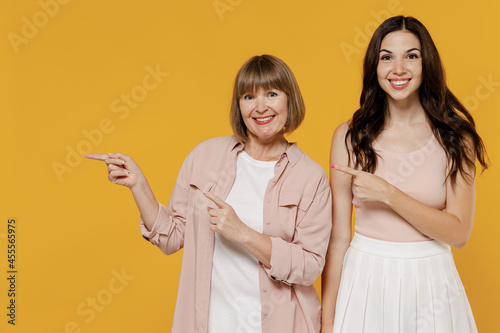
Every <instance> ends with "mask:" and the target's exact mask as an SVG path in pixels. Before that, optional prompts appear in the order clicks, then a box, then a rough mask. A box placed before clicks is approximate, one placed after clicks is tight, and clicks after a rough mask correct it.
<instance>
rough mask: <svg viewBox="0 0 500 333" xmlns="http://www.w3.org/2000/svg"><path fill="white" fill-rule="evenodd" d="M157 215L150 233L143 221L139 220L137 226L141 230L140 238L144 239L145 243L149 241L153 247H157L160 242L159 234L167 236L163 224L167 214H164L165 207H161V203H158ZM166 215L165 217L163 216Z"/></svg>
mask: <svg viewBox="0 0 500 333" xmlns="http://www.w3.org/2000/svg"><path fill="white" fill-rule="evenodd" d="M158 206H159V207H158V215H156V219H155V222H154V223H153V227H152V228H151V231H149V230H148V228H146V225H145V224H144V221H143V220H142V218H141V222H140V224H139V226H140V228H141V234H142V237H144V239H146V240H147V241H150V242H151V243H152V244H154V245H158V243H159V241H160V235H161V234H165V235H168V230H166V229H168V228H167V227H166V225H167V224H166V223H164V221H165V218H166V217H167V220H168V217H169V216H168V215H169V214H168V213H166V211H167V207H165V206H164V205H162V204H161V203H159V202H158ZM165 215H167V216H165Z"/></svg>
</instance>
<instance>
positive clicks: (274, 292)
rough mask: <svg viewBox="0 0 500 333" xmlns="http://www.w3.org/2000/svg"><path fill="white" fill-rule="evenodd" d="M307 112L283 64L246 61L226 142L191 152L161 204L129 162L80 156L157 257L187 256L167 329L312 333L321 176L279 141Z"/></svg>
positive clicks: (325, 235) (324, 186)
mask: <svg viewBox="0 0 500 333" xmlns="http://www.w3.org/2000/svg"><path fill="white" fill-rule="evenodd" d="M304 115H305V107H304V102H303V100H302V96H301V93H300V90H299V87H298V85H297V82H296V80H295V77H294V75H293V73H292V72H291V70H290V69H289V67H288V66H287V65H286V64H285V63H284V62H283V61H281V60H280V59H278V58H276V57H273V56H270V55H262V56H255V57H253V58H251V59H250V60H248V61H247V62H246V63H245V64H244V65H243V67H242V68H241V69H240V70H239V72H238V74H237V76H236V80H235V84H234V91H233V100H232V106H231V113H230V119H231V125H232V128H233V131H234V135H233V136H229V137H219V138H215V139H211V140H208V141H205V142H202V143H201V144H199V145H198V146H197V147H196V148H195V149H194V150H193V151H192V152H191V153H190V154H189V155H188V157H187V158H186V160H185V161H184V164H183V166H182V168H181V171H180V173H179V176H178V178H177V183H176V185H175V188H174V190H173V193H172V196H171V197H170V202H169V204H168V206H163V205H162V204H159V203H158V202H157V201H156V199H155V196H154V194H153V192H152V190H151V188H150V186H149V185H148V182H147V180H146V177H145V176H144V174H143V173H142V172H141V170H140V168H139V167H138V165H137V164H136V163H135V162H134V160H133V159H132V158H131V157H129V156H126V155H124V154H121V153H116V154H109V156H108V155H100V154H88V155H87V156H86V157H88V158H93V159H98V160H102V161H104V162H106V164H107V166H108V171H109V176H108V178H109V180H111V181H112V182H113V183H116V184H119V185H124V186H127V187H129V188H130V190H131V191H132V194H133V196H134V199H135V201H136V203H137V206H138V208H139V210H140V213H141V225H140V226H141V231H142V234H143V236H144V237H145V238H146V239H148V240H149V241H150V242H151V243H153V244H155V245H156V246H158V247H159V248H160V249H161V250H162V251H163V252H164V253H166V254H171V253H174V252H176V251H178V250H179V249H181V248H184V252H183V260H182V271H181V277H180V282H179V292H178V297H177V305H176V310H175V315H174V321H173V327H172V332H182V333H185V332H213V333H215V332H273V333H275V332H287V333H290V332H300V333H304V332H319V330H320V316H321V315H320V309H321V307H320V302H319V299H318V297H317V294H316V292H315V290H314V287H313V286H312V283H313V281H314V280H315V279H316V278H317V277H318V276H319V275H320V274H321V271H322V269H323V265H324V257H325V253H326V249H327V246H328V239H329V235H330V228H331V193H330V187H329V184H328V179H327V177H326V175H325V173H324V171H323V169H322V168H321V167H320V166H319V165H318V164H317V163H315V162H314V161H313V160H311V159H310V158H309V157H308V156H307V155H306V154H304V153H303V152H302V151H301V150H300V149H299V148H298V147H297V145H296V144H292V143H289V142H287V140H286V139H285V136H284V135H285V134H286V133H291V132H292V131H293V130H295V129H296V128H297V127H298V126H299V125H300V123H301V122H302V120H303V118H304ZM207 208H208V209H207Z"/></svg>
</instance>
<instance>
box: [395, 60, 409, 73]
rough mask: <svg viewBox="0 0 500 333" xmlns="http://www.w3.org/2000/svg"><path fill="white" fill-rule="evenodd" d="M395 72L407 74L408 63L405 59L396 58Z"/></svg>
mask: <svg viewBox="0 0 500 333" xmlns="http://www.w3.org/2000/svg"><path fill="white" fill-rule="evenodd" d="M393 72H394V74H398V75H400V74H405V73H406V64H405V61H404V60H401V59H400V60H396V61H395V63H394V69H393Z"/></svg>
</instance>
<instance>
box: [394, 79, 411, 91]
mask: <svg viewBox="0 0 500 333" xmlns="http://www.w3.org/2000/svg"><path fill="white" fill-rule="evenodd" d="M410 81H411V79H389V82H390V84H391V87H393V88H394V89H396V90H402V89H404V88H406V87H407V86H408V84H410Z"/></svg>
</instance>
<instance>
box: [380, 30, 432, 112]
mask: <svg viewBox="0 0 500 333" xmlns="http://www.w3.org/2000/svg"><path fill="white" fill-rule="evenodd" d="M377 76H378V83H379V85H380V87H381V88H382V89H383V90H384V91H385V92H386V93H387V98H388V100H389V102H395V101H405V102H407V101H412V100H415V101H418V89H419V88H420V85H421V84H422V55H421V46H420V41H419V40H418V38H417V37H416V36H415V35H414V34H412V33H411V32H409V31H405V30H399V31H394V32H391V33H389V34H387V35H386V36H385V37H384V39H383V40H382V43H381V44H380V52H379V61H378V65H377Z"/></svg>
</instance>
